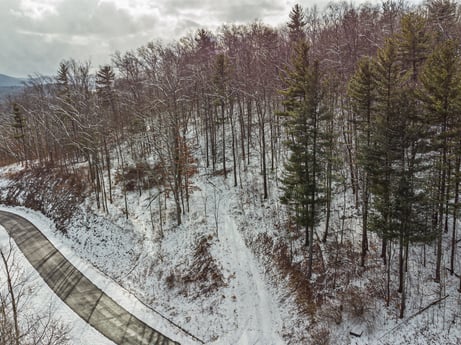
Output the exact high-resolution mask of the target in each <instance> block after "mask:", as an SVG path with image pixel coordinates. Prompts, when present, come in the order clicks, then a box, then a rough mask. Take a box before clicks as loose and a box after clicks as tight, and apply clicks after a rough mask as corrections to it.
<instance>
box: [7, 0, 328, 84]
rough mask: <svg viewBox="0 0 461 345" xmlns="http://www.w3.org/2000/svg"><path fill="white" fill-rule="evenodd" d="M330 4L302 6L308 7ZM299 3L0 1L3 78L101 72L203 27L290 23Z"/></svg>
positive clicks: (234, 0)
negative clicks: (71, 63) (67, 70)
mask: <svg viewBox="0 0 461 345" xmlns="http://www.w3.org/2000/svg"><path fill="white" fill-rule="evenodd" d="M327 1H328V0H307V1H306V0H305V1H300V3H302V4H303V6H305V7H307V6H310V5H309V4H314V3H315V2H316V3H325V2H327ZM294 3H296V1H295V0H293V1H292V0H0V73H2V74H8V75H12V76H27V75H30V74H34V73H41V74H45V75H52V74H54V73H55V71H56V69H57V66H58V64H59V62H60V61H62V60H63V59H68V58H74V59H76V60H81V61H83V60H91V61H92V64H93V66H95V67H98V66H99V65H102V64H104V63H108V62H110V56H111V54H113V53H114V52H115V51H116V50H120V51H122V52H123V51H126V50H129V49H135V48H137V47H140V46H141V45H144V44H146V43H147V42H149V41H153V40H157V39H162V40H164V41H167V40H169V39H172V38H178V37H180V36H182V35H184V34H187V33H189V32H194V31H195V30H196V29H197V28H200V27H206V28H210V29H214V28H216V27H217V26H218V25H220V24H223V23H244V22H249V21H252V20H254V19H260V20H262V21H263V22H265V23H268V24H271V25H278V24H280V23H284V22H286V21H287V18H288V13H289V11H290V8H291V7H292V6H293V5H294Z"/></svg>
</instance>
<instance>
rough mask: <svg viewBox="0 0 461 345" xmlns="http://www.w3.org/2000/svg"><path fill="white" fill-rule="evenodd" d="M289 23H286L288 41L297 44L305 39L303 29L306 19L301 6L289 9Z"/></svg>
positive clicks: (297, 5)
mask: <svg viewBox="0 0 461 345" xmlns="http://www.w3.org/2000/svg"><path fill="white" fill-rule="evenodd" d="M289 17H290V21H289V22H288V29H289V30H290V40H291V41H292V42H293V43H297V42H299V41H302V40H304V39H305V38H306V33H305V32H304V27H305V26H306V24H307V22H306V18H305V14H304V9H303V8H302V6H301V5H299V4H296V5H294V6H293V8H292V9H291V12H290V14H289Z"/></svg>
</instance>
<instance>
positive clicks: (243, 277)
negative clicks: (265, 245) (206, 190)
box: [216, 185, 285, 345]
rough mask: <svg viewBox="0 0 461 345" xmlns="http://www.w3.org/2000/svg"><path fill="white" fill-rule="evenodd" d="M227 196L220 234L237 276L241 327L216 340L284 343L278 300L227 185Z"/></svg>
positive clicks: (246, 344)
mask: <svg viewBox="0 0 461 345" xmlns="http://www.w3.org/2000/svg"><path fill="white" fill-rule="evenodd" d="M222 188H223V189H225V190H224V191H223V192H224V194H225V197H224V198H223V200H222V201H221V202H220V204H219V211H218V214H219V218H218V219H219V223H218V224H219V225H218V238H219V246H220V249H219V250H220V252H221V253H225V256H223V257H222V260H223V264H224V265H225V266H226V269H228V270H229V271H230V272H231V274H233V275H234V278H233V279H232V281H231V282H230V284H231V285H232V287H233V289H234V293H235V297H236V303H237V306H236V310H235V311H236V313H237V320H236V322H237V329H236V330H235V332H233V333H232V334H229V335H226V336H225V337H223V338H221V339H220V340H219V341H218V342H217V343H216V344H222V345H224V344H239V345H250V344H251V345H283V344H285V342H284V341H283V340H282V338H281V337H280V335H279V330H280V328H281V324H282V321H281V319H280V312H279V310H278V306H277V302H276V301H275V299H274V297H273V296H272V295H271V293H270V291H269V289H268V287H267V285H266V283H265V280H264V277H263V274H262V273H261V272H260V270H259V267H261V266H260V265H259V263H258V261H257V259H256V258H255V256H254V255H253V253H252V252H251V250H250V249H249V248H248V247H247V246H246V244H245V241H244V239H243V237H242V234H241V233H240V231H239V229H238V227H237V224H236V221H235V219H234V217H233V216H232V200H233V198H232V194H231V193H230V192H229V190H228V189H229V187H228V186H227V185H224V186H223V187H222Z"/></svg>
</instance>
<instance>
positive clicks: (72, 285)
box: [0, 211, 179, 345]
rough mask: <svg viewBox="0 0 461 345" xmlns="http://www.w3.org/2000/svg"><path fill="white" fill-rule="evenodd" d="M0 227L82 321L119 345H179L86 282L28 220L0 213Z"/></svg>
mask: <svg viewBox="0 0 461 345" xmlns="http://www.w3.org/2000/svg"><path fill="white" fill-rule="evenodd" d="M0 224H1V225H2V226H3V227H4V228H5V229H6V230H7V231H8V233H9V234H10V236H11V237H12V238H13V239H14V241H15V242H16V244H17V245H18V247H19V249H20V250H21V251H22V252H23V254H24V255H25V257H26V258H27V260H29V262H30V263H31V264H32V266H33V267H34V268H35V269H36V270H37V271H38V273H39V274H40V275H41V276H42V278H43V280H44V281H45V282H46V283H47V284H48V286H49V287H50V288H51V289H52V290H53V291H54V292H55V293H56V295H58V296H59V298H60V299H61V300H63V301H64V303H66V304H67V305H68V306H69V307H70V308H71V309H72V310H73V311H74V312H75V313H77V314H78V315H79V316H80V317H81V318H82V319H83V320H85V321H86V322H87V323H88V324H90V325H91V326H93V327H94V328H95V329H96V330H98V331H99V332H100V333H102V334H103V335H104V336H106V337H107V338H109V339H110V340H112V341H113V342H114V343H116V344H118V345H179V343H178V342H175V341H173V340H171V339H169V338H167V337H166V336H164V335H163V334H161V333H159V332H157V331H156V330H154V329H152V328H151V327H150V326H148V325H147V324H146V323H144V322H143V321H141V320H139V319H138V318H136V317H135V316H134V315H132V314H130V313H129V312H128V311H126V310H125V309H124V308H123V307H121V306H120V305H118V304H117V303H116V302H115V301H114V300H113V299H111V298H110V297H109V296H107V295H106V294H105V293H104V292H103V291H101V290H100V289H99V288H98V287H96V286H95V285H94V284H93V283H92V282H91V281H89V280H88V279H87V278H86V277H85V276H84V275H83V274H82V273H81V272H80V271H78V270H77V269H76V268H75V267H74V266H73V265H72V264H71V263H70V262H69V261H68V260H67V259H66V258H65V257H64V256H63V255H62V254H61V253H60V252H59V251H58V250H57V249H56V248H55V247H54V246H53V245H52V244H51V243H50V241H48V239H47V238H46V237H45V236H44V235H43V234H42V233H41V232H40V230H38V229H37V228H36V227H35V226H34V225H33V224H32V223H31V222H29V221H28V220H26V219H24V218H22V217H20V216H18V215H15V214H13V213H9V212H4V211H0Z"/></svg>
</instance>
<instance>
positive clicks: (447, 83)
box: [0, 0, 461, 318]
mask: <svg viewBox="0 0 461 345" xmlns="http://www.w3.org/2000/svg"><path fill="white" fill-rule="evenodd" d="M460 14H461V7H460V6H459V4H458V3H456V2H455V1H451V0H430V1H427V2H425V3H423V4H419V5H413V4H410V3H409V2H406V1H403V0H402V1H400V0H399V1H394V0H386V1H384V2H382V3H381V4H377V5H374V4H362V5H359V6H354V5H351V4H349V3H346V2H341V3H339V2H337V3H331V4H329V5H328V6H326V8H325V9H323V10H319V9H318V8H317V7H315V6H314V7H310V8H304V7H302V6H301V5H295V6H294V7H293V8H292V10H291V12H290V13H289V14H287V15H288V16H287V23H286V25H283V26H281V27H277V28H275V27H271V26H268V25H266V24H264V23H262V22H260V21H254V22H252V23H249V24H244V25H243V24H242V25H237V24H232V25H223V26H221V27H220V28H219V29H218V30H216V31H210V30H208V29H205V28H204V29H200V30H197V31H195V32H193V33H191V34H190V35H187V36H185V37H182V38H181V39H179V40H176V41H174V42H168V43H165V42H161V41H154V42H150V43H147V44H146V45H145V46H142V47H139V48H138V49H136V50H134V51H127V52H115V53H114V54H113V56H112V59H111V61H110V62H108V64H107V65H104V66H99V67H95V66H92V65H91V62H89V61H84V62H81V61H75V60H73V59H69V60H64V61H62V62H61V63H60V64H59V66H57V68H56V75H55V76H42V75H35V76H31V77H30V78H29V80H28V82H27V83H26V85H25V88H24V90H23V91H22V93H20V94H16V95H14V96H12V97H9V98H8V99H7V100H6V101H4V102H3V104H2V105H1V108H0V111H1V113H0V118H1V121H0V163H1V165H8V164H12V163H18V164H21V166H22V167H23V168H24V169H25V170H29V171H39V170H41V171H47V172H49V171H53V172H55V173H56V174H60V175H61V176H71V175H72V176H79V177H80V178H81V179H82V182H81V183H83V184H84V185H85V187H84V188H83V187H82V190H85V193H87V195H88V197H90V198H92V199H93V200H95V203H96V205H97V208H98V209H99V210H100V211H101V212H102V213H104V212H106V213H108V212H109V209H110V207H109V205H110V204H112V203H113V199H114V195H113V194H114V193H113V190H114V188H115V186H116V185H119V184H121V185H123V194H124V215H125V216H126V217H129V214H130V209H129V199H128V197H127V195H128V194H129V193H130V192H137V191H139V193H141V192H140V191H141V190H143V189H151V190H152V191H153V192H152V194H151V201H152V202H153V201H155V200H157V199H160V198H162V197H164V198H168V200H169V202H170V204H168V207H169V208H171V210H172V211H173V212H171V213H166V212H163V211H165V210H163V211H162V209H161V207H162V204H161V203H159V207H160V213H159V215H160V217H169V218H170V220H171V221H172V222H174V223H175V224H176V226H180V225H181V224H182V223H183V220H184V217H186V216H187V214H189V212H191V204H190V197H191V195H192V194H193V193H194V190H195V189H194V184H193V183H192V180H193V178H194V175H195V174H196V173H197V159H203V165H205V166H206V168H207V169H209V171H210V174H212V175H213V176H221V177H222V178H223V179H225V180H227V181H230V182H229V183H232V185H233V186H234V188H235V189H242V188H245V186H246V184H245V183H244V182H245V181H244V180H245V178H246V176H247V175H246V174H245V172H246V171H247V169H248V167H249V166H250V165H252V164H253V163H255V162H256V164H257V166H258V174H259V177H258V179H256V180H255V181H254V183H257V184H258V186H257V188H256V190H258V191H260V197H261V200H262V202H264V200H267V199H268V198H270V197H271V196H274V195H275V196H277V197H278V199H279V200H280V203H281V204H282V205H283V207H284V210H285V216H284V219H283V222H281V226H279V228H278V229H277V231H278V232H279V234H280V238H281V239H282V242H283V248H284V249H283V251H282V252H283V255H285V256H286V260H285V261H286V262H285V261H283V260H282V259H280V257H281V256H279V259H278V260H279V261H283V263H281V264H280V267H281V268H280V269H281V270H286V272H288V273H287V274H292V275H295V276H296V277H297V278H296V279H298V283H299V284H304V285H303V288H302V289H301V294H304V295H305V296H304V298H301V297H300V303H306V305H307V307H306V308H307V309H306V310H308V311H307V313H310V312H311V311H312V308H313V307H312V306H313V305H316V304H321V303H322V302H319V301H317V300H316V298H317V297H318V296H319V293H318V292H313V291H312V290H316V289H320V287H319V286H323V287H325V286H326V285H322V284H326V283H324V279H325V275H326V274H327V272H332V270H333V268H334V270H335V272H336V270H337V268H336V267H335V266H334V265H335V263H337V262H338V261H337V260H338V255H342V254H340V253H342V252H341V250H345V248H346V246H348V245H351V246H352V248H353V249H352V252H353V253H355V254H354V255H353V260H352V262H353V263H352V265H353V266H354V270H362V271H365V270H367V269H378V270H380V272H382V273H383V274H384V277H385V279H383V281H377V282H376V284H377V285H379V284H381V283H382V284H384V285H383V286H377V287H376V290H381V289H382V291H381V292H380V293H379V294H378V295H379V296H380V298H382V300H383V301H384V303H385V304H387V306H389V305H390V304H392V301H396V302H395V305H397V309H398V315H399V317H400V318H404V317H405V316H407V315H406V298H407V286H406V282H407V281H408V277H407V275H408V274H411V272H410V271H409V265H408V263H409V261H410V260H411V255H416V254H414V253H415V251H412V248H418V250H419V249H421V251H420V252H418V253H420V254H418V255H420V256H421V260H420V261H419V262H420V264H421V265H424V266H426V264H427V265H428V266H429V267H431V270H432V279H433V282H435V283H436V284H440V286H441V285H442V284H443V283H444V279H443V276H444V275H445V272H448V274H449V275H451V276H453V277H457V278H459V291H460V292H461V270H460V267H461V263H460V262H459V257H458V258H457V251H459V243H460V241H461V239H460V234H459V223H460V222H459V218H460V209H461V206H460V182H461V172H460V169H461V118H460V116H461V49H460V48H461V18H460ZM242 181H243V182H242ZM343 198H344V200H346V198H347V199H348V200H349V201H350V206H351V207H352V208H353V209H354V212H356V214H357V215H358V218H357V224H358V225H357V229H356V231H358V232H359V233H360V236H358V237H357V238H355V240H356V241H355V243H352V244H350V243H349V242H347V241H344V242H343V239H342V234H341V241H340V242H338V236H339V235H338V233H339V230H338V229H336V228H335V226H333V225H332V224H333V220H332V218H333V217H334V212H335V209H336V208H337V206H338V205H340V204H341V203H342V202H343V201H342V200H343ZM165 207H167V206H165ZM205 212H206V211H205ZM344 218H345V216H344V215H343V218H340V219H342V220H343V221H344ZM160 224H162V220H160ZM372 238H374V239H379V240H372ZM263 240H268V239H267V238H266V239H264V237H261V241H263ZM347 243H348V244H347ZM296 244H298V245H299V247H300V248H302V249H301V251H302V254H301V257H302V259H299V257H298V256H299V255H297V254H296V253H293V249H290V248H293V247H296ZM341 246H344V248H341ZM372 246H373V247H376V246H379V249H376V248H375V249H374V250H375V251H376V252H379V258H380V262H379V264H376V260H375V258H374V257H373V255H372V254H370V250H371V247H372ZM272 249H273V250H275V249H274V248H272ZM426 252H427V253H426ZM430 252H433V253H434V254H433V259H434V260H433V261H434V262H433V265H432V264H431V265H432V266H431V265H429V263H426V256H427V257H429V256H431V255H432V254H429V253H430ZM394 253H395V255H394ZM412 253H413V254H412ZM280 255H282V254H280ZM283 255H282V256H283ZM275 256H276V255H274V257H275ZM319 258H320V259H319ZM274 260H275V259H274ZM377 267H378V268H377ZM412 267H413V266H412ZM394 268H395V269H394ZM295 271H296V273H294V272H295ZM290 272H291V273H290ZM335 274H336V273H335ZM322 279H323V280H322ZM320 281H322V282H323V283H319V282H320ZM338 281H340V279H339V278H338ZM394 283H395V284H394ZM330 284H333V285H334V284H335V282H333V283H331V282H330ZM338 284H340V283H338ZM329 287H331V286H329ZM336 287H337V286H336ZM440 297H441V298H443V297H444V296H443V295H442V294H441V295H440ZM322 298H323V300H324V299H325V296H323V297H322ZM322 298H320V299H322ZM305 299H307V302H306V301H305Z"/></svg>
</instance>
